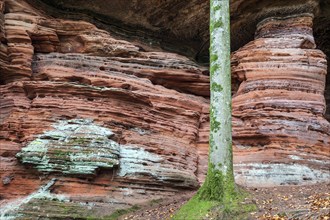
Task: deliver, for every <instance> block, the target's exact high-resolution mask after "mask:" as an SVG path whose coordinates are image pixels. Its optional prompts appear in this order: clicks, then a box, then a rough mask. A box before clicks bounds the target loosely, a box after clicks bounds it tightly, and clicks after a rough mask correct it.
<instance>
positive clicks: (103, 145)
mask: <svg viewBox="0 0 330 220" xmlns="http://www.w3.org/2000/svg"><path fill="white" fill-rule="evenodd" d="M53 127H54V129H53V130H50V131H46V132H44V133H43V134H41V135H39V137H38V138H37V139H36V140H34V141H32V142H31V143H29V144H28V145H27V146H26V147H24V148H23V149H22V150H21V152H19V153H18V154H17V157H18V158H19V159H20V161H21V162H22V163H27V164H33V165H34V166H35V168H37V169H38V170H39V171H41V172H45V173H50V172H59V173H64V174H78V175H85V174H86V175H89V174H95V173H96V170H97V169H99V168H108V169H109V168H113V167H114V166H118V164H119V144H118V143H116V142H115V141H113V140H111V139H109V138H110V137H112V136H113V135H114V133H113V132H112V131H111V130H110V129H107V128H105V127H101V126H99V125H96V124H94V123H93V121H92V120H90V119H74V120H62V121H59V122H58V123H56V124H55V125H54V126H53Z"/></svg>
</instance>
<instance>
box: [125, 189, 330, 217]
mask: <svg viewBox="0 0 330 220" xmlns="http://www.w3.org/2000/svg"><path fill="white" fill-rule="evenodd" d="M247 190H248V191H249V192H250V194H251V198H249V200H251V201H250V202H252V203H255V204H256V206H257V210H256V211H255V212H252V213H250V214H249V215H250V216H249V219H251V220H252V219H260V220H300V219H302V220H305V219H306V220H307V219H308V220H309V219H311V220H314V219H315V220H330V183H328V184H324V183H323V184H316V185H306V186H279V187H269V188H247ZM193 195H194V192H191V193H187V194H184V195H182V194H180V195H178V196H175V197H172V198H170V199H163V200H155V201H153V202H152V203H149V204H148V205H144V206H141V208H140V210H139V211H136V212H134V213H129V214H127V215H125V216H122V217H120V218H119V219H120V220H141V219H143V220H169V219H171V217H172V216H173V215H174V214H175V212H176V211H177V210H178V209H180V207H181V206H182V205H183V204H185V203H186V202H187V201H188V200H189V199H190V198H191V197H192V196H193ZM205 219H210V220H212V218H210V217H207V216H205ZM189 220H190V219H189Z"/></svg>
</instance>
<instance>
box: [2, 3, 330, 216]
mask: <svg viewBox="0 0 330 220" xmlns="http://www.w3.org/2000/svg"><path fill="white" fill-rule="evenodd" d="M42 2H44V3H46V4H43V3H42ZM51 2H53V3H54V1H51ZM51 2H50V1H39V0H6V1H1V0H0V11H1V13H0V62H1V65H0V160H1V163H0V178H1V182H2V184H0V207H1V208H0V213H1V214H0V216H1V217H0V218H2V217H8V218H9V217H16V218H18V219H20V218H21V219H29V218H30V219H35V218H38V217H41V218H43V217H47V216H48V217H51V218H73V217H81V218H89V217H91V218H100V217H102V216H107V215H110V214H111V213H112V212H113V211H114V210H116V209H119V208H128V207H130V206H132V205H133V204H136V203H139V202H146V201H150V200H152V199H158V198H162V197H166V196H171V195H174V194H177V193H181V192H184V191H186V190H192V189H196V188H197V187H198V185H199V184H200V183H201V182H202V181H203V179H204V176H205V171H206V167H207V150H208V132H209V127H208V126H209V125H208V124H209V118H208V112H209V109H208V104H209V101H208V96H209V92H208V91H209V86H208V85H209V77H208V70H207V68H205V67H203V66H201V65H200V64H197V63H196V62H194V61H192V59H189V58H187V57H186V56H182V55H178V54H176V53H169V52H165V51H164V48H165V49H166V45H168V46H169V47H171V48H173V47H176V46H178V45H180V46H178V48H179V52H182V51H183V49H182V48H186V47H188V48H190V49H189V50H191V51H195V52H196V48H199V47H201V48H204V47H206V48H207V46H205V45H207V43H205V42H203V40H202V41H201V40H200V39H205V38H207V37H208V36H207V35H205V30H204V29H205V27H204V26H203V27H198V25H197V24H198V23H200V22H202V21H206V20H207V19H205V17H203V16H200V13H202V12H203V10H206V9H207V7H206V9H204V8H203V7H202V6H203V5H204V6H206V5H208V4H207V2H206V1H177V2H176V5H177V4H180V5H181V6H180V7H178V10H179V11H181V12H182V11H184V10H186V12H185V13H183V14H182V16H183V17H187V16H188V17H189V16H191V17H189V18H190V19H188V18H187V20H185V22H183V23H182V24H181V25H182V26H179V27H178V29H175V28H173V27H171V26H170V25H169V24H168V23H166V22H165V23H166V24H161V23H157V19H158V17H163V18H164V19H165V20H166V21H168V22H170V21H172V20H173V19H174V17H173V19H172V20H171V19H170V18H169V14H171V13H172V14H173V13H174V11H173V10H174V8H167V6H168V2H167V1H166V2H163V3H161V2H158V3H159V4H157V5H158V6H159V11H156V12H155V14H154V16H153V18H154V20H153V19H151V20H148V22H147V21H145V22H144V23H143V21H142V23H143V24H140V23H139V22H141V20H138V23H132V22H134V21H137V20H136V19H133V20H130V19H132V18H131V17H130V16H129V15H127V16H126V15H125V17H124V14H123V13H122V12H121V10H122V7H121V6H122V5H123V4H122V3H121V4H119V3H120V2H121V1H111V4H113V5H112V6H113V7H110V6H109V7H105V8H104V13H107V12H108V11H107V10H110V9H112V8H116V7H115V6H116V2H117V3H118V2H119V3H118V5H117V6H118V7H117V9H116V10H115V12H113V13H114V14H112V15H111V16H112V18H115V19H117V20H118V19H122V20H121V22H119V23H118V24H119V25H118V26H117V27H113V26H111V27H112V28H110V29H108V28H107V27H109V25H103V26H102V25H101V26H102V27H105V28H104V29H101V28H98V27H96V26H95V25H94V24H92V23H90V22H86V21H82V20H81V19H85V17H81V19H80V17H79V19H80V20H78V21H77V20H76V21H74V20H72V19H69V18H66V19H64V18H53V17H50V16H49V15H48V13H50V14H51V15H58V14H59V13H60V12H61V11H60V10H59V9H58V8H56V7H58V5H57V3H56V4H55V3H54V4H53V3H51ZM58 2H60V1H58ZM68 2H69V1H68ZM77 2H80V1H71V3H75V4H73V6H75V7H78V8H80V9H83V8H84V7H85V6H84V5H83V4H79V3H78V4H77ZM98 2H99V1H95V2H93V7H91V8H90V9H91V11H92V12H93V10H94V11H97V10H99V9H98V8H97V7H95V6H97V5H98V4H100V3H98ZM102 2H103V1H102ZM122 2H125V1H122ZM129 2H132V5H130V4H129V3H128V2H126V3H125V7H128V8H127V10H128V11H131V10H133V9H134V10H135V9H136V7H137V6H139V7H140V6H141V5H140V4H141V2H142V1H129ZM180 2H181V3H180ZM198 2H200V3H201V4H197V3H198ZM239 2H240V3H241V4H242V5H241V6H242V7H243V8H244V7H245V4H243V1H239ZM32 3H33V4H32ZM80 3H81V2H80ZM195 3H196V4H195ZM236 3H237V2H236ZM236 3H235V4H233V6H232V7H234V8H233V10H234V11H235V10H236V9H235V7H236V6H237V4H238V3H237V4H236ZM314 3H315V2H314V1H312V4H314ZM50 5H53V6H55V8H54V7H53V8H51V9H49V7H50ZM133 6H134V7H133ZM139 7H138V8H139ZM141 7H142V6H141ZM141 7H140V8H141ZM163 7H164V8H167V9H166V10H165V11H171V13H169V14H166V13H164V12H162V9H161V8H163ZM237 7H238V6H237ZM63 8H64V9H65V5H63ZM63 8H62V9H63ZM142 8H143V10H141V11H140V12H142V11H144V12H145V13H146V16H147V15H150V13H151V12H153V10H151V8H144V7H142ZM201 8H203V10H201ZM238 8H239V7H238ZM190 10H192V11H194V13H193V15H190V14H189V12H190ZM195 10H197V11H195ZM237 10H238V9H237ZM237 10H236V12H237ZM79 13H80V14H79V15H81V14H84V13H85V14H86V16H87V17H88V19H85V20H93V19H91V17H90V16H91V14H89V12H84V11H82V12H79ZM94 13H95V12H93V13H92V16H93V15H94ZM237 13H238V12H237ZM237 13H236V14H235V13H234V17H235V19H237V16H238V15H237ZM249 13H250V12H249ZM251 13H252V12H251ZM174 14H175V13H174ZM204 14H205V13H204ZM204 14H203V15H204ZM70 15H72V14H71V13H67V14H65V15H63V16H67V17H70ZM73 15H75V14H74V13H73ZM95 16H96V15H95ZM136 16H138V17H139V16H142V15H141V14H136ZM173 16H174V15H173ZM199 16H200V17H199ZM73 17H74V16H73ZM96 17H97V16H96ZM147 17H149V16H147ZM156 17H157V19H156ZM238 17H239V16H238ZM168 19H169V20H168ZM180 19H181V17H180ZM180 19H179V20H178V21H180ZM181 20H182V19H181ZM93 21H94V20H93ZM101 21H104V20H102V19H101ZM178 21H177V20H176V21H173V22H174V23H175V24H178ZM111 22H113V20H111ZM111 22H110V23H111ZM194 22H195V23H196V26H194V28H192V29H191V33H186V35H184V38H183V39H184V40H183V42H185V43H183V42H180V41H177V38H176V37H177V35H176V34H175V33H176V32H178V31H180V30H181V29H180V28H183V29H184V30H186V28H187V27H189V26H191V25H192V23H194ZM235 22H238V20H235ZM96 23H97V25H98V26H100V23H98V22H96ZM206 23H207V22H206ZM157 24H159V25H160V27H159V28H154V26H155V25H157ZM235 24H237V23H235ZM121 25H122V27H123V29H125V30H126V31H127V30H141V29H139V28H142V29H143V27H145V26H148V28H147V29H146V30H150V29H153V32H152V34H151V35H150V36H149V35H148V39H156V40H159V39H162V38H164V36H166V35H164V36H162V34H161V33H162V32H161V30H163V31H164V33H171V34H170V35H171V36H172V37H173V38H172V37H171V38H169V41H168V42H163V43H164V44H163V43H160V45H165V46H162V49H161V47H160V45H154V44H149V42H148V44H145V42H140V41H138V40H137V39H139V37H141V33H139V34H137V35H139V36H138V37H137V38H136V39H135V38H134V37H133V36H135V35H134V33H133V34H131V35H132V38H130V39H129V40H130V41H127V38H125V39H126V40H123V39H122V38H121V36H122V34H120V33H119V32H121V31H122V30H120V27H121ZM139 25H142V26H139ZM162 25H163V26H164V25H165V26H166V27H167V28H166V30H165V29H162V28H161V27H162ZM130 26H139V28H135V27H133V28H132V27H131V29H130V28H129V27H130ZM234 26H235V25H234ZM236 26H237V25H236ZM312 26H313V24H312V18H311V17H310V15H306V14H305V15H299V16H296V17H291V18H285V19H283V18H281V19H277V18H274V19H272V20H270V19H266V20H264V21H263V22H261V23H260V24H259V25H258V28H257V32H256V39H255V40H254V41H251V42H250V43H249V44H247V45H246V46H244V47H243V48H241V49H240V50H239V51H237V52H235V53H234V54H233V57H232V66H233V88H234V89H233V93H235V95H234V99H233V116H234V121H233V125H234V127H233V129H234V130H233V132H234V150H235V170H236V176H237V181H238V182H239V183H242V184H245V185H250V186H251V185H252V186H253V185H255V184H256V183H258V184H263V185H265V186H266V185H270V184H275V185H279V184H290V183H291V184H297V183H299V184H300V183H313V182H315V181H318V180H320V181H324V180H326V179H328V178H329V174H327V173H326V170H327V169H329V165H330V164H329V163H328V162H327V160H329V156H330V155H329V135H330V134H329V123H328V122H327V121H326V120H325V119H324V117H323V113H324V110H325V103H324V97H323V92H324V86H325V74H326V61H325V55H324V54H323V53H322V52H321V51H320V50H317V49H315V43H314V39H313V33H312ZM206 27H207V26H206ZM113 28H114V29H113ZM127 28H128V29H127ZM206 30H207V28H206ZM196 32H200V38H198V37H197V38H196V35H195V33H196ZM142 33H143V32H142ZM178 33H181V32H178ZM126 35H127V34H126ZM142 36H144V35H143V34H142ZM126 37H127V36H126ZM193 38H196V39H198V40H197V42H198V44H195V43H192V42H194V40H193ZM196 39H195V40H196ZM172 41H173V44H171V42H172ZM200 44H203V45H204V46H203V45H202V46H201V45H200ZM196 45H198V47H196ZM171 48H170V49H171ZM201 50H203V49H201ZM204 50H205V48H204ZM186 54H188V55H189V54H190V52H188V53H186ZM192 54H194V53H192ZM189 56H190V55H189ZM190 58H191V56H190ZM7 203H8V204H7ZM5 204H6V205H5ZM36 207H37V208H36Z"/></svg>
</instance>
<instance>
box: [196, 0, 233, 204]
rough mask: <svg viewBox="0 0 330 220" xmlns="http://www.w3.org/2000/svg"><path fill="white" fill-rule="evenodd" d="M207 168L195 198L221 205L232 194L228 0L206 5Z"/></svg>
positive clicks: (213, 1) (212, 1) (215, 1)
mask: <svg viewBox="0 0 330 220" xmlns="http://www.w3.org/2000/svg"><path fill="white" fill-rule="evenodd" d="M210 9H211V12H210V88H211V99H210V102H211V103H210V124H211V126H210V127H211V128H210V143H209V165H208V172H207V177H206V180H205V183H204V185H203V186H202V187H201V189H200V191H199V197H200V198H201V199H205V200H218V201H224V200H225V199H227V198H228V197H230V196H231V195H232V194H233V193H234V192H235V182H234V174H233V155H232V133H231V71H230V9H229V0H211V1H210Z"/></svg>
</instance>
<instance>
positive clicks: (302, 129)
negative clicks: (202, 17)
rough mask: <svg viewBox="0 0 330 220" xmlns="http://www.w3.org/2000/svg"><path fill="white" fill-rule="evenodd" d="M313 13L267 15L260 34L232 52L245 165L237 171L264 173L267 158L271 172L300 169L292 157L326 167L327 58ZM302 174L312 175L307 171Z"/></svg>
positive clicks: (238, 142)
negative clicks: (315, 35) (318, 46)
mask: <svg viewBox="0 0 330 220" xmlns="http://www.w3.org/2000/svg"><path fill="white" fill-rule="evenodd" d="M312 19H313V16H312V15H309V14H301V15H295V16H291V17H284V18H283V17H278V18H276V17H271V18H267V19H265V20H263V21H261V22H260V23H259V24H258V26H257V30H256V34H255V38H256V39H255V40H254V41H252V42H250V43H249V44H247V45H246V46H244V47H243V48H241V49H240V50H238V51H237V52H235V53H234V54H233V57H232V72H233V77H234V80H238V81H240V82H241V84H240V86H239V88H238V91H237V92H236V93H235V95H234V97H233V139H234V145H235V147H236V149H237V150H236V153H237V154H238V156H237V157H236V161H239V162H240V163H241V164H239V165H238V166H239V167H241V168H242V169H243V170H245V171H244V172H245V174H244V173H242V174H240V175H239V176H241V175H247V176H248V175H251V176H254V175H260V174H259V171H260V169H265V167H264V166H269V163H270V164H274V163H275V164H274V165H272V167H273V171H270V172H269V174H270V175H272V173H273V174H274V175H275V176H276V175H278V174H279V173H281V172H284V173H285V172H287V173H290V172H292V173H294V174H296V175H297V174H298V173H299V172H300V171H299V169H298V170H296V169H295V168H293V167H292V165H290V163H292V162H293V161H294V164H295V165H294V166H301V165H303V166H305V165H307V166H308V167H319V168H321V169H322V170H323V171H321V173H322V172H324V173H325V174H327V173H328V172H327V170H329V166H330V164H329V163H328V162H327V161H328V160H329V156H330V155H329V150H330V149H329V147H330V123H329V122H328V121H327V120H325V119H324V112H325V100H324V88H325V78H326V73H327V61H326V59H325V55H324V53H322V51H320V50H317V49H315V47H316V45H315V43H314V38H313V30H312V26H313V22H312ZM240 153H242V154H240ZM247 154H249V155H247ZM322 161H324V162H322ZM245 163H246V164H245ZM257 163H259V164H257ZM320 163H321V164H322V165H320ZM244 164H245V165H244ZM284 164H287V166H288V167H287V169H286V168H285V167H286V165H284ZM244 166H246V168H243V167H244ZM259 166H260V167H259ZM275 166H281V168H280V167H279V169H282V171H281V172H279V170H277V169H276V168H275ZM269 168H270V166H269ZM254 172H255V173H254ZM301 172H304V171H301ZM318 172H319V171H317V172H316V176H318V175H321V174H318ZM304 175H306V176H304ZM279 176H281V175H279ZM321 176H322V175H321ZM279 178H282V177H279ZM302 178H303V179H304V178H306V179H309V178H310V177H308V174H307V173H306V174H302ZM275 179H276V177H275ZM273 181H276V180H273ZM279 181H280V180H279Z"/></svg>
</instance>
